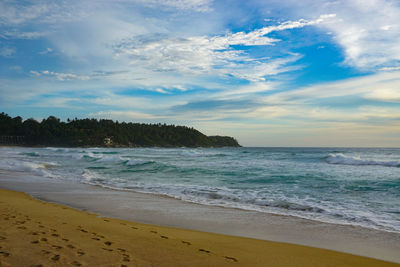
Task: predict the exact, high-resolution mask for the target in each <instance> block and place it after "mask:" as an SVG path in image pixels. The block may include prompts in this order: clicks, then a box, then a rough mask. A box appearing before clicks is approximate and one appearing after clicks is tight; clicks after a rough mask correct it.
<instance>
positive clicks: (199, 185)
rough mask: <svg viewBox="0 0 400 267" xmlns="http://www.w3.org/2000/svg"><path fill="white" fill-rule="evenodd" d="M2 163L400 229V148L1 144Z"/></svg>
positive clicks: (198, 199)
mask: <svg viewBox="0 0 400 267" xmlns="http://www.w3.org/2000/svg"><path fill="white" fill-rule="evenodd" d="M0 170H11V171H24V172H29V173H32V174H35V175H40V176H44V177H48V178H49V182H50V181H51V180H52V179H64V180H71V181H72V182H78V183H89V184H95V185H101V186H104V187H109V188H114V189H121V190H134V191H139V192H146V193H154V194H162V195H168V196H171V197H174V198H178V199H182V200H185V201H190V202H195V203H200V204H205V205H217V206H225V207H234V208H241V209H246V210H256V211H259V212H267V213H274V214H283V215H292V216H298V217H303V218H309V219H313V220H318V221H324V222H331V223H338V224H352V225H361V226H364V227H369V228H375V229H381V230H385V231H393V232H400V149H355V148H218V149H201V148H199V149H189V148H179V149H165V148H135V149H118V148H90V149H88V148H0ZM32 181H33V182H34V178H32Z"/></svg>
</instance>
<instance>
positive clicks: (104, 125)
mask: <svg viewBox="0 0 400 267" xmlns="http://www.w3.org/2000/svg"><path fill="white" fill-rule="evenodd" d="M0 146H32V147H43V146H55V147H121V148H123V147H171V148H173V147H240V144H239V143H238V142H237V140H236V139H235V138H233V137H230V136H218V135H216V136H206V135H205V134H203V133H201V132H200V131H198V130H196V129H194V128H190V127H186V126H176V125H167V124H161V123H158V124H145V123H132V122H129V123H126V122H118V121H115V122H114V121H113V120H107V119H100V120H98V119H89V118H86V119H77V118H75V119H73V120H70V119H68V120H67V122H63V121H61V120H60V119H59V118H56V117H54V116H49V117H48V118H47V119H43V120H42V121H41V122H38V121H36V120H34V119H32V118H30V119H26V120H23V119H22V118H21V117H20V116H17V117H14V118H12V117H10V116H9V115H8V114H6V113H4V112H3V113H0Z"/></svg>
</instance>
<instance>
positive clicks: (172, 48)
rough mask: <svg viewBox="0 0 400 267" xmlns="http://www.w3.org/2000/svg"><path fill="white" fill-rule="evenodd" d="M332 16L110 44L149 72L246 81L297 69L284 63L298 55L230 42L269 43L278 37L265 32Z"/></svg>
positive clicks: (253, 44) (143, 36)
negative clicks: (261, 53)
mask: <svg viewBox="0 0 400 267" xmlns="http://www.w3.org/2000/svg"><path fill="white" fill-rule="evenodd" d="M333 17H335V15H322V16H320V17H319V18H317V19H315V20H303V19H301V20H298V21H288V22H284V23H281V24H279V25H276V26H268V27H263V28H261V29H257V30H254V31H251V32H248V33H244V32H238V33H230V34H226V35H224V36H218V35H217V36H211V37H210V36H192V37H180V38H171V37H170V36H164V35H142V36H134V37H132V38H130V39H127V40H124V41H122V42H120V43H117V44H116V45H115V46H114V48H115V57H116V58H117V59H119V58H122V57H128V58H129V59H130V64H131V65H132V66H141V67H144V68H146V69H148V70H151V71H153V72H177V73H181V74H192V75H200V74H207V75H210V74H212V75H232V76H235V77H237V78H241V79H246V80H249V81H260V80H264V79H265V78H264V77H265V76H267V75H276V74H279V73H282V72H287V71H292V70H295V69H297V68H298V67H287V66H286V65H287V64H288V63H293V62H294V61H296V60H297V59H299V57H300V55H297V54H293V55H290V54H289V55H285V56H287V57H286V58H282V59H276V60H269V59H267V58H253V57H252V56H250V55H249V54H247V53H245V51H244V50H241V49H240V48H236V49H233V48H232V46H238V45H241V46H261V45H263V46H265V45H273V44H274V43H276V42H278V41H279V40H278V39H274V38H270V37H268V36H266V35H267V34H269V33H272V32H275V31H283V30H288V29H294V28H302V27H305V26H309V25H316V24H320V23H322V22H324V21H326V20H329V19H331V18H333Z"/></svg>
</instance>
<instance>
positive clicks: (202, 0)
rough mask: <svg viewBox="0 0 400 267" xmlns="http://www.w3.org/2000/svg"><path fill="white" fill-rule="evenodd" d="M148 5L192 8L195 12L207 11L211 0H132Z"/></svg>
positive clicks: (182, 8)
mask: <svg viewBox="0 0 400 267" xmlns="http://www.w3.org/2000/svg"><path fill="white" fill-rule="evenodd" d="M132 1H133V2H138V3H141V4H144V5H147V6H150V7H154V8H159V7H166V8H174V9H180V10H193V11H197V12H209V11H211V10H212V8H211V4H212V0H132Z"/></svg>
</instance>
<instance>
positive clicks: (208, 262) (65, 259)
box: [0, 189, 397, 266]
mask: <svg viewBox="0 0 400 267" xmlns="http://www.w3.org/2000/svg"><path fill="white" fill-rule="evenodd" d="M0 208H1V214H0V220H1V222H2V223H1V228H0V262H1V266H396V265H397V264H394V263H388V262H384V261H379V260H375V259H370V258H366V257H360V256H354V255H350V254H345V253H339V252H333V251H329V250H324V249H318V248H310V247H305V246H299V245H291V244H285V243H278V242H268V241H261V240H256V239H249V238H241V237H233V236H227V235H218V234H211V233H205V232H198V231H192V230H183V229H176V228H170V227H161V226H154V225H147V224H140V223H134V222H129V221H124V220H118V219H110V218H106V217H100V216H98V215H96V214H93V213H88V212H85V211H79V210H76V209H71V208H68V207H66V206H62V205H59V204H53V203H48V202H44V201H39V200H36V199H33V198H31V197H29V196H28V195H26V194H24V193H20V192H15V191H10V190H4V189H2V190H1V191H0Z"/></svg>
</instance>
